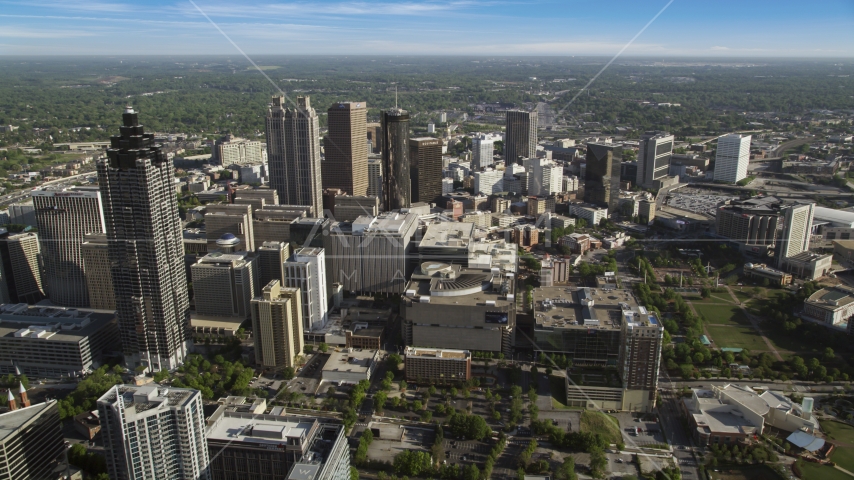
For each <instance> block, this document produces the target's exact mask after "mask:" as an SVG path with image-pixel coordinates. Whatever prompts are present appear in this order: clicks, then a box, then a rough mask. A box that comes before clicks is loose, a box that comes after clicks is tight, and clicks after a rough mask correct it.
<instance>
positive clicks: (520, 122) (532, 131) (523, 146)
mask: <svg viewBox="0 0 854 480" xmlns="http://www.w3.org/2000/svg"><path fill="white" fill-rule="evenodd" d="M536 156H537V112H536V111H534V112H525V111H522V110H508V111H507V113H506V125H505V129H504V162H505V163H506V164H507V165H510V164H511V163H518V164H520V165H521V164H522V159H523V158H534V157H536Z"/></svg>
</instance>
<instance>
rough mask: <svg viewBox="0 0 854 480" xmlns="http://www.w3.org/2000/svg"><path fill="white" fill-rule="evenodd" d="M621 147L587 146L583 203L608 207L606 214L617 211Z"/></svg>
mask: <svg viewBox="0 0 854 480" xmlns="http://www.w3.org/2000/svg"><path fill="white" fill-rule="evenodd" d="M622 157H623V147H622V146H621V145H611V144H604V143H589V144H587V169H586V170H585V177H584V201H585V202H589V203H592V204H595V205H599V206H600V207H608V213H614V212H616V211H617V210H618V209H619V201H620V162H621V161H622Z"/></svg>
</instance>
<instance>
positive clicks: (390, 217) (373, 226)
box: [332, 212, 418, 236]
mask: <svg viewBox="0 0 854 480" xmlns="http://www.w3.org/2000/svg"><path fill="white" fill-rule="evenodd" d="M417 222H418V215H417V214H406V213H398V212H386V213H382V214H380V215H378V216H376V217H375V216H373V215H361V216H359V217H358V218H356V220H353V221H352V222H338V223H336V224H335V225H334V227H333V229H332V233H341V234H344V235H368V234H374V235H386V236H389V235H405V234H406V233H407V232H409V231H410V229H411V227H412V226H413V224H417Z"/></svg>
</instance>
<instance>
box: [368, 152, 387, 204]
mask: <svg viewBox="0 0 854 480" xmlns="http://www.w3.org/2000/svg"><path fill="white" fill-rule="evenodd" d="M368 195H369V196H371V197H377V198H379V199H382V198H383V161H382V157H381V156H379V155H377V156H373V157H368Z"/></svg>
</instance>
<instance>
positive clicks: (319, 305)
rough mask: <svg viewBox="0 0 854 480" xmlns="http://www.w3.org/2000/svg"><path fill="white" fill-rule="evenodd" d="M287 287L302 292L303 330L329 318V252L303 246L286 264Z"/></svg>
mask: <svg viewBox="0 0 854 480" xmlns="http://www.w3.org/2000/svg"><path fill="white" fill-rule="evenodd" d="M284 273H285V286H287V287H292V288H293V287H297V288H299V289H300V290H301V291H302V312H303V315H302V319H303V330H304V331H305V332H311V331H314V330H317V329H320V328H323V326H324V325H326V321H327V320H329V311H328V309H329V302H328V300H327V295H326V254H325V253H324V251H323V249H322V248H300V249H297V250H295V251H294V254H293V256H292V257H291V258H290V260H288V261H287V262H285V263H284Z"/></svg>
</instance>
